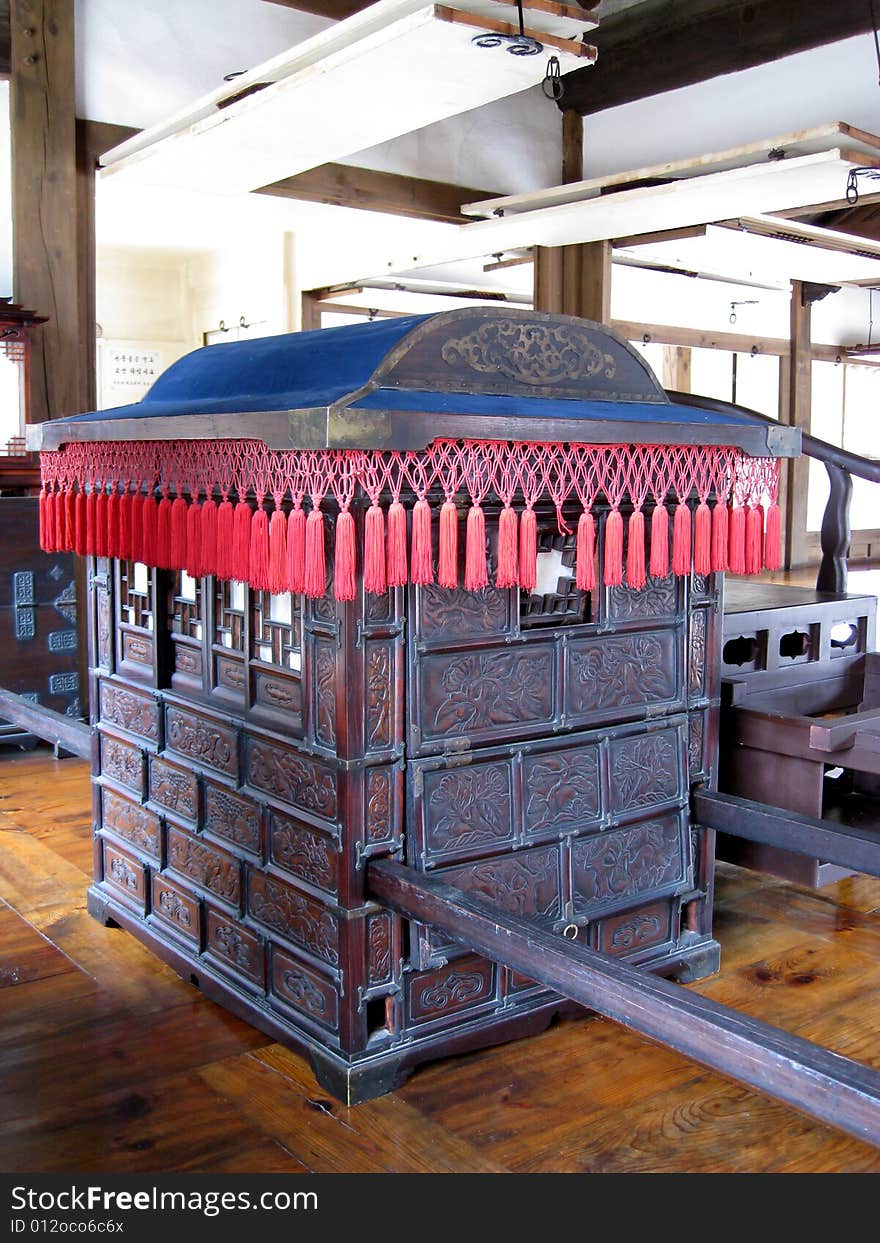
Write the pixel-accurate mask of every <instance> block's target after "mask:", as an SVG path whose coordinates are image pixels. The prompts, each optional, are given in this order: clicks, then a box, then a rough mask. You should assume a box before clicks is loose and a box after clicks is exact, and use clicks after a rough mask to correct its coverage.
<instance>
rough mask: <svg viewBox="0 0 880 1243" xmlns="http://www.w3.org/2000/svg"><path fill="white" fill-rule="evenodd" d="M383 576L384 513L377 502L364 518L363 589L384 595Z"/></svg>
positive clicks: (385, 581) (384, 581) (384, 582)
mask: <svg viewBox="0 0 880 1243" xmlns="http://www.w3.org/2000/svg"><path fill="white" fill-rule="evenodd" d="M387 585H388V584H387V579H386V577H385V515H384V514H383V513H382V507H381V506H380V505H378V504H374V505H371V506H370V508H369V509H368V510H367V516H366V518H365V519H364V590H365V591H369V592H371V593H372V594H373V595H377V596H381V595H384V593H385V590H386V588H387Z"/></svg>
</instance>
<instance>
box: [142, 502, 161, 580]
mask: <svg viewBox="0 0 880 1243" xmlns="http://www.w3.org/2000/svg"><path fill="white" fill-rule="evenodd" d="M158 544H159V506H158V504H157V502H156V497H155V495H154V493H153V492H148V493H147V495H146V496H145V497H144V507H143V509H142V510H141V556H140V559H141V561H142V562H143V564H144V565H157V564H158V562H157V560H156V549H157V547H158Z"/></svg>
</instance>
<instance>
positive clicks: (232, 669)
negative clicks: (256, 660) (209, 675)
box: [215, 656, 247, 696]
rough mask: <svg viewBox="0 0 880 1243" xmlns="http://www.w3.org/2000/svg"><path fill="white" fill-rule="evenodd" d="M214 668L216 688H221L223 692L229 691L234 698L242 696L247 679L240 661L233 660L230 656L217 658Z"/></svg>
mask: <svg viewBox="0 0 880 1243" xmlns="http://www.w3.org/2000/svg"><path fill="white" fill-rule="evenodd" d="M215 667H216V670H217V672H216V681H217V686H218V687H222V688H223V690H225V691H230V692H231V693H232V694H233V695H236V696H241V695H243V694H244V688H245V683H246V682H247V677H246V674H245V670H244V664H243V662H242V661H240V660H234V659H233V658H232V657H231V656H229V657H227V656H218V657H217V659H216V666H215Z"/></svg>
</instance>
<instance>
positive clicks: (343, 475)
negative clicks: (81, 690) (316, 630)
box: [40, 440, 780, 599]
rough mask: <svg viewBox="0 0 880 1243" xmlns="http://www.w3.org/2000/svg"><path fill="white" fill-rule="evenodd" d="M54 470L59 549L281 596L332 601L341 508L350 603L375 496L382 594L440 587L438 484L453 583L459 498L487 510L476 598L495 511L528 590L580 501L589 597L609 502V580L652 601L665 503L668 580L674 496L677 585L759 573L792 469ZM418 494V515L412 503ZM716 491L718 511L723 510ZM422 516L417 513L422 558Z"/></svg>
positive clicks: (458, 448) (232, 445) (565, 463)
mask: <svg viewBox="0 0 880 1243" xmlns="http://www.w3.org/2000/svg"><path fill="white" fill-rule="evenodd" d="M41 466H42V473H43V489H42V492H41V495H40V541H41V545H42V546H43V547H44V548H46V549H47V550H52V551H56V550H67V549H72V550H75V551H77V552H79V553H82V554H84V555H96V556H107V555H112V556H119V557H123V558H129V559H132V560H142V561H144V562H146V563H147V564H150V565H157V566H159V567H161V568H167V569H169V570H179V569H187V570H188V572H189V573H191V574H193V575H194V576H195V573H196V571H199V572H200V574H206V573H214V574H216V575H217V576H218V577H221V578H235V579H239V580H241V581H243V582H250V583H251V584H252V585H255V586H256V585H258V584H259V585H260V586H261V587H263V588H265V589H267V590H271V591H274V592H276V593H277V592H278V591H280V590H287V591H293V592H297V593H299V592H302V591H306V592H307V593H308V594H311V595H322V594H323V593H324V591H325V590H326V583H327V572H326V564H325V549H324V520H323V514H322V511H321V505H322V502H323V500H324V498H325V497H329V498H330V499H332V500H333V502H335V505H336V507H337V509H338V511H339V514H340V515H341V514H346V515H347V517H346V519H345V521H344V522H343V523H342V531H341V534H340V533H339V530H338V523H339V518H337V537H336V561H337V563H338V564H336V567H335V573H334V576H333V577H334V580H335V581H336V584H337V585H336V588H335V590H336V591H337V594H338V593H339V592H340V591H341V592H345V593H346V595H343V596H341V597H340V598H343V599H344V598H349V596H348V593H349V592H350V590H351V586H350V574H356V570H357V562H358V560H359V555H358V550H357V541H356V535H355V532H356V527H355V526H354V517H353V515H351V514H350V513H349V509H350V506H351V504H352V502H353V501H354V500H355V499H356V497H357V495H358V492H359V491H360V493H361V494H363V495H366V496H367V497H368V498H369V500H370V501H371V502H372V503H371V504H370V505H369V507H368V508H367V510H366V515H365V528H364V547H363V561H364V564H363V573H364V586H365V589H366V590H367V591H369V592H375V593H381V592H383V591H385V590H387V588H388V587H389V586H402V585H403V584H404V583H406V582H407V581H409V582H416V583H429V582H431V581H433V577H434V547H433V529H432V521H431V508H430V505H431V502H430V499H429V496H428V493H429V492H430V491H431V490H433V489H436V490H437V491H439V492H441V493H442V494H443V496H444V498H445V499H444V503H443V504H442V506H441V508H440V513H439V523H438V532H437V541H438V543H437V564H436V578H437V582H438V583H439V584H440V586H442V587H447V588H451V587H455V586H456V585H457V584H458V581H459V579H458V574H459V567H458V508H457V499H458V498H460V497H461V496H462V494H463V493H464V494H466V495H467V497H468V498H469V501H470V508H469V512H468V522H467V537H466V542H465V558H464V560H465V586H466V588H467V589H468V590H476V589H478V588H479V587H481V586H484V585H485V584H486V582H487V581H488V552H489V549H488V544H487V538H486V519H485V510H484V501H485V500H486V499H487V498H488V499H489V500H490V501H491V502H492V503H493V504H494V503H499V502H500V505H501V511H500V515H499V520H498V526H497V536H498V538H497V545H496V546H495V582H496V584H497V585H498V586H499V587H502V588H509V587H513V586H516V585H517V583H518V584H519V586H520V587H521V588H522V589H523V590H525V591H531V590H533V589H534V587H535V583H536V566H537V552H538V518H537V514H536V512H535V510H536V507H537V506H538V505H539V504H543V503H545V502H546V503H551V504H552V505H553V507H554V508H555V510H556V518H557V527H558V530H559V532H560V534H565V535H567V534H570V527H569V526H568V525H567V521H566V517H565V513H564V507H565V506H566V505H567V504H568V503H569V501H570V500H573V499H574V498H576V499H577V500H578V501H579V502H580V505H581V510H582V512H581V516H580V519H579V522H578V532H577V538H576V562H575V575H576V581H577V583H578V586H579V588H580V589H581V590H592V589H593V587H594V586H595V585H596V579H597V574H596V569H595V538H596V532H595V524H594V519H593V515H592V511H593V508H594V507H595V506H597V505H601V506H603V507H605V506H607V507H608V508H609V509H610V513H609V514H608V516H607V518H606V522H605V533H604V548H603V557H602V571H603V572H602V581H604V582H605V583H608V584H617V583H620V582H622V581H623V579H624V577H625V578H626V581H627V583H628V584H629V585H630V586H634V587H636V588H638V587H639V586H641V585H642V584H643V583H644V581H645V516H644V506H645V504H646V503H648V502H649V500H653V506H654V508H653V513H652V515H651V540H650V547H651V555H650V560H649V563H648V567H647V568H648V571H649V572H650V574H651V575H652V576H653V577H657V578H662V577H665V576H666V575H667V574H668V573H669V569H670V566H669V516H668V509H667V498H671V499H670V503H671V500H672V499H674V504H675V517H674V522H673V540H672V545H673V550H672V570H673V572H674V573H676V574H679V575H683V574H689V573H690V572H691V570H692V569H693V570H694V571H695V572H696V573H699V574H707V573H709V572H711V571H712V570H722V569H724V568H726V567H727V566H728V565H729V567H730V568H731V569H732V570H734V572H737V573H746V572H748V573H757V572H758V571H759V570H760V569H761V568H762V565H766V566H767V567H768V568H777V567H778V565H779V555H780V554H779V544H780V531H779V526H780V522H779V507H778V501H777V493H778V481H779V466H778V462H777V461H776V460H774V459H768V458H747V457H745V456H744V455H743V454H742V453H741V452H740V451H739V450H737V449H733V448H729V447H726V446H711V445H709V446H706V445H702V446H675V445H641V446H639V445H566V444H539V443H534V442H509V441H448V440H446V441H436V442H434V443H433V444H432V445H431V446H429V448H428V449H426V450H424V451H422V452H415V451H413V452H405V453H403V452H383V451H380V450H373V451H368V452H367V451H363V450H350V451H349V450H346V451H338V452H337V451H328V450H317V451H306V450H303V451H298V450H297V451H285V450H277V451H276V450H268V449H266V448H265V447H264V446H263V445H261V444H259V443H258V442H253V441H193V442H190V441H178V442H150V443H139V442H134V441H133V442H116V443H106V444H104V443H101V444H79V445H69V446H67V447H66V448H65V449H62V450H59V451H58V452H52V453H49V452H44V453H43V454H42V455H41ZM157 494H158V498H159V499H157ZM230 494H233V495H234V499H235V502H236V503H235V504H233V500H232V499H230ZM202 495H204V497H205V498H206V499H205V500H204V502H202V499H201V498H202ZM413 495H414V497H415V500H414V502H412V501H409V502H407V500H406V498H407V497H411V496H413ZM389 496H390V503H389V499H388V498H389ZM713 496H715V497H717V502H716V503H715V505H714V511H710V508H709V501H710V499H711V498H712V497H713ZM215 497H219V498H220V499H219V502H218V500H215ZM253 497H256V500H257V507H256V513H254V509H253V501H252V499H251V498H253ZM267 497H270V498H272V499H273V500H274V510H273V512H272V518H271V520H270V518H269V516H268V514H267V512H266V511H265V510H264V509H263V504H264V503H265V501H266V498H267ZM306 500H308V501H310V506H309V507H305V506H304V502H305V501H306ZM694 506H695V512H694V514H693V516H692V513H691V509H692V507H694ZM728 506H730V508H729V509H728ZM288 507H290V508H289V512H288ZM629 507H632V512H631V514H630V517H629V519H628V521H625V519H624V515H625V514H626V512H627V510H628V509H629ZM408 508H412V511H413V512H412V529H411V535H410V543H409V546H408V545H407V520H408V515H407V509H408ZM765 512H766V532H765V517H764V515H765ZM260 514H262V517H260V516H259V515H260ZM625 527H626V531H627V538H626V541H624V538H623V534H624V528H625ZM624 543H625V545H626V565H625V567H624V557H623V552H624ZM352 553H353V554H354V555H353V557H351V556H350V554H352Z"/></svg>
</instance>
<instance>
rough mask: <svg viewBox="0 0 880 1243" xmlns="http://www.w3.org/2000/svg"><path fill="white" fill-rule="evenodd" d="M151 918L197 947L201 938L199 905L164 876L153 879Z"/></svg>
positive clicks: (190, 895)
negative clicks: (159, 921) (165, 925)
mask: <svg viewBox="0 0 880 1243" xmlns="http://www.w3.org/2000/svg"><path fill="white" fill-rule="evenodd" d="M152 910H153V917H154V918H155V919H158V920H161V921H162V922H163V923H165V924H167V925H168V926H169V928H173V929H174V931H175V932H176V933H177V934H178V935H179V936H182V937H187V938H188V939H189V940H190V941H195V943H196V944H197V945H198V943H199V940H200V938H201V912H200V908H199V903H198V901H197V899H196V898H194V897H193V896H192V894H191V893H187V891H186V890H185V889H181V887H180V886H179V885H176V884H175V883H174V881H173V880H170V879H169V878H168V877H167V876H165V875H159V876H154V877H153V906H152Z"/></svg>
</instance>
